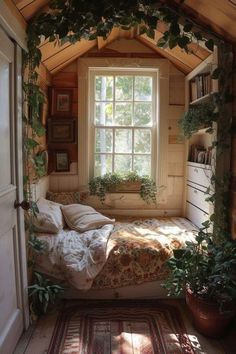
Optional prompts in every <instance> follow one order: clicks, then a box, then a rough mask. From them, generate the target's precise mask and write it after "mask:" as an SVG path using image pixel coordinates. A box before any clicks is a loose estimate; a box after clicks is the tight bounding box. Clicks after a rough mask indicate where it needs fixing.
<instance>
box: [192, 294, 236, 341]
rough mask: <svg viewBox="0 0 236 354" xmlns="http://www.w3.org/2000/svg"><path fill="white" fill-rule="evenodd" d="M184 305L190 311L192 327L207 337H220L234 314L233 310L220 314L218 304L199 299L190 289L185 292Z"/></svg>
mask: <svg viewBox="0 0 236 354" xmlns="http://www.w3.org/2000/svg"><path fill="white" fill-rule="evenodd" d="M186 303H187V305H188V307H189V309H190V311H191V314H192V317H193V324H194V327H195V328H196V329H197V331H198V332H200V333H202V334H203V335H205V336H207V337H212V338H218V337H220V336H222V335H223V334H224V333H225V331H226V329H227V327H228V325H229V323H230V321H231V320H232V318H233V317H234V314H235V311H233V310H231V311H230V312H228V311H227V312H225V313H221V312H220V310H219V304H217V303H214V302H209V301H206V300H203V299H201V298H199V297H198V296H196V295H194V294H193V293H192V291H191V290H190V289H187V290H186Z"/></svg>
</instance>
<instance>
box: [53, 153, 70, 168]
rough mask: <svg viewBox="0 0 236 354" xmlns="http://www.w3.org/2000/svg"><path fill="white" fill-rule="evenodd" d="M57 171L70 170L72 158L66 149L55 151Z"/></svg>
mask: <svg viewBox="0 0 236 354" xmlns="http://www.w3.org/2000/svg"><path fill="white" fill-rule="evenodd" d="M55 171H56V172H69V171H70V160H69V153H68V151H66V150H60V151H55Z"/></svg>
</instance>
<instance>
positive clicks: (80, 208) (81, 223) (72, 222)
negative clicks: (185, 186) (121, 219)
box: [61, 204, 115, 232]
mask: <svg viewBox="0 0 236 354" xmlns="http://www.w3.org/2000/svg"><path fill="white" fill-rule="evenodd" d="M61 210H62V213H63V215H64V218H65V221H66V223H67V225H68V226H69V228H70V229H72V230H75V231H79V232H84V231H88V230H93V229H98V228H99V227H102V226H103V225H107V224H114V222H115V220H114V219H109V218H107V217H106V216H104V215H102V214H100V213H99V212H97V211H96V210H95V209H93V208H92V207H90V206H87V205H82V204H71V205H66V206H62V207H61Z"/></svg>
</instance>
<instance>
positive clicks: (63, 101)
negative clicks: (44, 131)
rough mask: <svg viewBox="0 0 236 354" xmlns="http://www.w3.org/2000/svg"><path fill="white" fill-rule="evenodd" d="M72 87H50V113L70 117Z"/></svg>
mask: <svg viewBox="0 0 236 354" xmlns="http://www.w3.org/2000/svg"><path fill="white" fill-rule="evenodd" d="M72 99H73V89H60V88H51V115H53V116H59V117H61V116H63V117H71V115H72Z"/></svg>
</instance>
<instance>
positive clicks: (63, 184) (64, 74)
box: [49, 61, 78, 191]
mask: <svg viewBox="0 0 236 354" xmlns="http://www.w3.org/2000/svg"><path fill="white" fill-rule="evenodd" d="M52 88H73V99H72V117H73V119H76V121H78V73H77V61H74V62H73V63H71V64H70V65H69V66H67V67H66V68H64V69H63V70H61V71H60V72H58V73H57V74H55V75H53V76H52ZM72 117H71V118H72ZM71 118H68V119H71ZM77 126H78V124H77ZM56 150H67V151H68V152H69V156H70V162H71V163H70V172H69V173H66V174H65V173H58V172H55V171H54V170H55V168H54V165H55V162H54V151H56ZM49 161H50V163H49V170H50V190H61V191H73V190H78V145H77V143H75V144H50V145H49Z"/></svg>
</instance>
